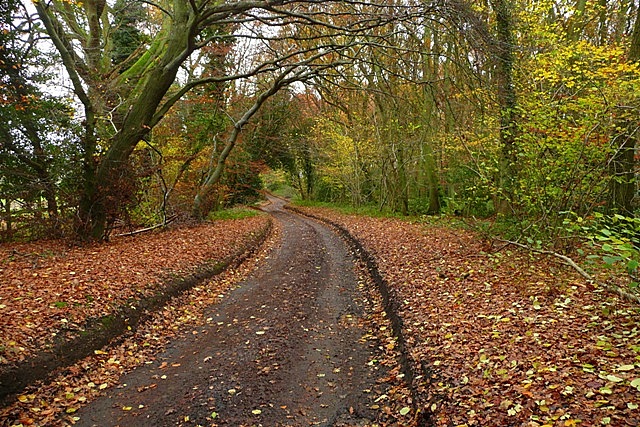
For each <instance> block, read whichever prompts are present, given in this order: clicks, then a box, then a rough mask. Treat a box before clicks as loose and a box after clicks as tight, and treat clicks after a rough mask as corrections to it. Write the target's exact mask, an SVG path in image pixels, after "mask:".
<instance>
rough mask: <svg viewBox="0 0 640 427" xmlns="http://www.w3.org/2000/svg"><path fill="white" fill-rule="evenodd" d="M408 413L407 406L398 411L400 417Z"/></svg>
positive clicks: (409, 409) (409, 410)
mask: <svg viewBox="0 0 640 427" xmlns="http://www.w3.org/2000/svg"><path fill="white" fill-rule="evenodd" d="M409 412H411V408H409V407H408V406H405V407H404V408H402V409H400V415H402V416H404V415H407V414H408V413H409Z"/></svg>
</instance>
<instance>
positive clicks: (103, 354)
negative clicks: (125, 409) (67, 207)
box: [0, 216, 280, 427]
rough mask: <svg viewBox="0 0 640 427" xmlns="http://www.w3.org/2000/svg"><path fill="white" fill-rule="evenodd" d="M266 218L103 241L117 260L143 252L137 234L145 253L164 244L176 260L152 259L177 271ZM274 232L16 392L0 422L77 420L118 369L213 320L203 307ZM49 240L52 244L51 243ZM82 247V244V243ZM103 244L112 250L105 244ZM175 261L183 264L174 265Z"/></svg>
mask: <svg viewBox="0 0 640 427" xmlns="http://www.w3.org/2000/svg"><path fill="white" fill-rule="evenodd" d="M269 221H270V219H269V217H266V216H261V217H254V218H247V219H242V220H229V221H223V222H216V223H214V224H210V225H203V226H199V227H195V228H190V229H184V228H180V229H176V230H173V231H168V232H163V233H161V234H158V235H157V236H152V235H149V236H144V237H143V236H136V237H134V238H132V239H123V241H122V242H120V241H113V242H112V243H110V244H108V245H106V246H116V247H120V251H117V250H114V251H115V252H114V253H120V254H121V255H122V256H123V259H122V260H121V262H123V263H124V262H127V260H126V258H136V257H140V255H139V253H144V249H143V248H145V246H146V245H145V244H143V243H141V240H143V241H149V243H147V244H148V245H149V246H148V247H147V253H150V251H151V248H157V249H158V250H161V251H164V252H163V253H164V256H165V257H168V258H171V259H173V264H172V263H171V262H170V261H167V262H165V261H163V260H162V257H159V258H158V259H154V262H156V263H158V268H157V269H156V272H157V273H161V272H164V270H163V268H170V269H171V271H175V272H177V273H176V274H180V272H188V271H190V270H192V269H193V268H194V267H195V264H196V262H197V260H201V261H202V260H208V259H212V258H213V259H221V258H218V257H224V255H227V254H230V253H232V252H233V247H235V245H239V244H241V243H242V242H243V241H245V240H246V239H247V238H248V237H249V236H250V235H251V233H257V232H258V231H260V230H263V229H264V227H265V226H266V225H267V223H268V222H269ZM279 233H280V230H279V226H278V224H277V223H274V224H273V229H272V231H271V234H270V237H269V238H268V239H267V241H266V242H265V243H264V244H263V245H262V247H261V249H260V250H259V251H258V252H257V253H256V254H255V255H254V256H252V257H250V258H248V259H247V260H245V261H244V262H242V263H241V264H240V265H238V266H237V267H234V268H229V269H227V270H225V271H224V272H223V273H221V274H219V275H217V276H215V277H213V278H212V279H210V280H209V281H207V282H206V283H203V284H202V285H201V286H196V287H194V288H192V289H191V290H189V291H187V292H185V293H183V294H182V295H180V296H178V297H175V298H173V299H172V300H171V302H170V303H169V304H167V305H166V306H164V307H163V308H162V309H160V310H158V311H157V312H155V313H153V315H152V317H151V318H150V319H149V320H148V321H146V322H144V323H142V324H141V325H139V327H138V329H137V330H136V331H135V332H132V333H129V334H128V336H126V337H124V338H125V339H123V340H121V341H120V342H119V343H116V344H115V345H112V346H108V347H105V348H103V349H100V350H96V351H95V352H94V355H92V356H89V357H86V358H84V359H82V360H80V361H78V362H77V363H75V364H74V365H72V366H69V367H68V368H65V369H63V370H61V371H60V372H59V373H58V375H57V376H56V377H55V378H53V379H52V380H51V381H48V382H46V383H38V384H34V385H33V386H30V387H28V388H27V389H26V390H24V391H23V392H22V393H21V394H20V395H18V396H16V398H15V400H14V401H13V403H9V404H7V405H6V406H5V407H4V408H0V426H2V427H4V426H68V425H72V424H74V423H75V422H76V421H77V418H76V416H75V413H76V412H77V410H78V409H79V408H80V407H81V406H83V405H85V404H87V403H89V402H91V401H92V400H94V399H95V398H97V397H98V396H100V395H102V394H103V393H104V392H105V390H107V389H108V388H109V387H111V386H113V385H115V384H117V383H118V380H119V378H120V377H121V375H122V374H124V373H125V372H127V371H130V370H131V369H133V368H135V367H136V366H139V365H141V364H151V363H154V361H155V357H156V355H157V354H158V353H160V352H161V351H162V350H163V349H164V348H165V346H166V345H167V344H168V343H169V342H170V340H171V339H172V338H173V337H175V336H177V335H180V334H189V333H193V334H197V333H198V331H197V330H196V329H197V327H198V326H199V325H202V324H203V323H205V322H211V321H212V319H211V318H205V316H203V312H204V310H205V309H206V308H207V307H209V306H211V305H212V304H215V303H216V302H218V301H220V300H221V299H222V298H224V297H225V294H226V293H227V292H229V291H230V290H232V289H233V288H234V287H235V286H237V285H238V283H240V282H241V281H242V280H244V279H246V278H247V277H248V275H249V274H250V273H251V272H252V271H253V270H255V268H257V267H258V266H259V265H260V264H261V263H262V262H263V260H264V259H265V258H266V257H268V256H269V254H270V251H271V248H272V247H273V246H274V245H275V244H276V242H277V241H278V240H279ZM141 237H142V239H141ZM189 240H190V241H191V242H192V244H193V245H194V246H200V247H199V248H192V247H179V246H178V245H179V244H181V243H180V242H186V241H189ZM152 242H153V243H152ZM184 245H188V243H184ZM47 247H48V248H50V247H53V246H52V245H49V244H48V246H47ZM57 247H58V248H59V250H60V251H63V250H64V251H66V252H65V253H66V254H68V253H69V251H68V250H67V249H66V248H65V247H64V245H59V246H57ZM20 249H21V250H22V251H24V250H25V249H32V250H33V249H35V247H32V246H21V247H20ZM100 249H101V246H96V247H94V251H96V252H100ZM77 250H78V251H80V252H82V249H77ZM84 250H85V251H86V248H85V249H84ZM103 250H105V251H107V253H110V252H109V251H108V248H105V249H103ZM154 250H155V249H154ZM183 250H184V251H185V252H186V251H190V252H189V253H190V255H187V254H184V255H182V252H181V251H183ZM189 256H191V257H192V258H189ZM182 257H184V259H182ZM196 257H197V258H196ZM80 258H82V257H81V256H80ZM180 259H182V261H180ZM110 260H111V259H110ZM96 261H97V262H100V260H96ZM111 261H114V262H115V266H114V267H115V268H114V270H118V268H117V267H118V266H119V265H121V264H120V261H119V260H111ZM163 266H164V267H163ZM178 266H179V267H180V268H181V270H178ZM75 270H77V269H75ZM75 270H74V271H75ZM150 270H153V267H152V266H150V265H149V266H147V267H146V268H145V269H144V270H143V271H144V273H142V272H140V271H134V272H133V274H132V276H131V277H130V280H132V281H133V280H134V278H135V277H136V276H138V275H140V274H145V275H149V276H148V277H153V278H154V279H155V280H157V277H158V276H157V274H156V276H153V275H151V273H150ZM114 273H115V272H114ZM136 273H140V274H136ZM122 286H123V287H124V286H126V285H124V284H123V285H122ZM3 321H4V319H3ZM141 391H142V390H141ZM187 424H188V423H187Z"/></svg>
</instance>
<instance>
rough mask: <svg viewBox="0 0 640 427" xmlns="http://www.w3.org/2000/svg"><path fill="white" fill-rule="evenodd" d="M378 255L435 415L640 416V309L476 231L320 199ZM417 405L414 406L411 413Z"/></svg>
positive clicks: (554, 422)
mask: <svg viewBox="0 0 640 427" xmlns="http://www.w3.org/2000/svg"><path fill="white" fill-rule="evenodd" d="M302 210H303V211H307V212H310V213H313V214H314V215H316V216H321V217H324V218H327V219H330V220H331V221H333V222H335V223H338V224H340V225H342V226H343V227H345V228H346V229H348V230H349V232H350V233H351V234H352V235H353V236H354V237H356V238H357V239H358V240H360V241H361V242H362V243H363V244H364V245H365V247H366V248H367V249H368V250H369V251H370V252H371V253H372V254H373V255H374V256H375V258H376V261H377V263H378V267H379V270H380V272H381V273H382V275H383V276H384V278H385V280H386V281H387V282H388V283H389V285H390V287H391V288H392V289H393V290H394V292H395V298H396V299H397V301H398V302H399V305H400V315H401V317H402V318H403V321H404V333H405V336H406V339H407V343H408V348H409V351H410V356H411V360H412V363H413V364H414V365H415V366H416V370H417V371H418V372H420V371H424V370H425V369H426V370H429V371H431V372H432V373H433V375H434V377H435V380H434V381H432V383H431V384H424V385H423V387H422V389H421V394H422V395H423V397H426V398H427V399H426V402H427V403H426V408H424V410H426V411H430V412H431V413H432V416H433V422H434V425H442V426H459V427H460V426H469V427H470V426H527V427H534V426H538V427H540V426H565V427H570V426H597V425H611V426H638V425H640V410H639V409H638V407H639V405H640V309H639V307H638V306H637V305H635V306H634V305H633V304H632V303H629V302H626V301H623V300H620V299H619V298H618V297H617V296H616V295H612V294H610V293H608V292H606V291H605V290H604V289H601V288H599V287H596V286H594V285H592V284H589V283H585V281H584V280H583V279H582V278H581V277H580V276H578V275H577V274H576V273H575V272H574V271H573V270H571V269H570V268H569V267H566V266H564V265H562V264H560V263H559V262H558V261H557V260H556V259H555V258H550V257H546V256H544V255H539V254H538V255H532V254H530V253H528V252H526V251H522V250H519V249H515V248H512V247H501V248H498V249H499V250H496V248H490V247H488V246H487V245H484V244H483V242H482V241H481V239H480V238H479V237H478V236H476V235H474V233H472V232H469V231H464V230H454V229H451V228H447V227H439V226H436V225H429V224H426V223H410V222H406V221H401V220H397V219H374V218H366V217H356V216H348V215H343V214H338V213H336V212H335V211H331V210H328V209H317V208H316V209H309V208H304V209H302ZM408 415H410V414H408Z"/></svg>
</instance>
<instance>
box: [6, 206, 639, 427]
mask: <svg viewBox="0 0 640 427" xmlns="http://www.w3.org/2000/svg"><path fill="white" fill-rule="evenodd" d="M270 209H271V210H272V218H274V221H273V224H274V225H273V231H272V233H271V235H270V237H269V238H268V239H267V242H266V243H265V244H263V245H262V246H261V249H260V250H259V251H258V252H257V253H255V255H254V256H252V257H251V258H250V259H247V260H245V261H244V262H243V263H242V264H240V265H237V266H232V267H231V268H229V269H227V270H226V271H225V272H224V273H222V274H219V275H217V276H215V277H214V278H212V279H210V280H208V281H206V282H205V283H202V284H200V285H197V286H196V287H194V288H193V289H191V290H190V291H187V292H185V293H184V294H182V295H181V296H178V297H176V298H174V299H173V300H171V301H170V302H169V304H167V305H166V306H164V307H163V308H162V309H161V310H159V311H158V312H156V313H155V314H153V315H152V317H151V318H150V319H149V320H148V321H146V322H143V323H141V324H140V325H139V326H138V327H137V328H135V329H134V330H132V331H130V332H129V333H127V334H125V336H124V337H122V338H121V339H119V340H116V341H115V342H113V343H112V344H111V345H110V346H107V347H104V348H100V349H97V350H95V351H94V354H92V355H91V356H89V357H86V358H84V359H82V360H80V361H78V362H77V363H75V364H73V365H71V366H69V367H67V368H64V369H61V370H59V371H58V372H57V375H56V376H55V377H53V378H52V379H50V380H46V381H44V382H41V383H37V384H34V385H32V386H30V387H28V388H27V389H25V390H23V391H22V392H20V393H19V394H17V395H15V396H13V397H12V398H11V399H10V400H8V401H6V402H5V406H4V408H2V409H0V425H1V426H17V425H20V424H22V425H68V424H80V425H101V426H105V425H194V426H195V425H211V426H212V425H236V426H239V425H247V426H249V425H256V426H258V425H264V426H273V425H295V426H298V425H336V426H356V425H359V426H364V425H380V426H385V425H386V426H390V425H397V426H409V425H412V424H414V423H415V422H416V420H418V419H420V418H421V417H420V415H424V414H427V415H428V418H429V422H430V423H431V424H432V425H437V426H440V425H442V426H469V427H470V426H530V427H533V426H539V427H540V426H592V425H612V426H638V425H640V410H639V409H638V406H639V405H640V311H639V308H638V307H637V305H636V306H634V305H633V304H631V303H628V302H626V301H623V300H621V299H619V298H618V297H617V296H615V295H612V294H610V293H608V292H606V291H605V290H604V289H603V288H600V287H597V286H595V285H593V284H591V283H586V282H585V281H584V280H583V279H582V277H580V276H579V275H577V274H576V273H575V272H574V271H572V270H571V269H569V268H568V267H566V266H564V265H562V264H560V263H559V262H558V261H557V260H556V259H554V258H547V257H544V256H542V255H539V254H536V255H532V254H530V253H528V252H524V251H522V250H520V249H516V248H512V247H508V246H492V245H491V244H489V243H487V242H483V241H482V239H481V238H479V236H477V235H476V234H474V233H472V232H470V231H466V230H459V229H452V228H448V227H441V226H437V225H432V224H427V223H416V222H407V221H401V220H397V219H378V218H368V217H358V216H349V215H343V214H339V213H337V212H336V211H333V210H327V209H318V208H314V209H309V208H301V210H302V211H304V212H305V213H306V214H311V215H314V216H316V217H321V218H323V219H325V220H328V221H331V222H332V223H334V224H337V225H339V226H340V227H342V228H343V229H345V230H348V232H349V233H350V234H351V235H352V236H353V237H355V238H356V239H357V240H358V241H359V242H360V243H361V244H362V245H363V246H364V247H365V248H366V250H367V251H368V252H369V253H371V254H372V255H373V258H374V259H375V261H376V265H377V268H378V270H379V272H380V274H381V276H382V278H383V279H384V281H385V282H386V284H387V285H388V287H389V288H390V290H391V295H390V298H391V299H392V302H393V306H394V307H395V310H397V314H399V315H400V318H401V320H402V325H401V329H402V330H401V334H402V339H401V340H396V339H395V338H394V337H393V336H392V335H391V332H390V331H391V330H392V329H393V327H392V325H390V322H389V321H388V320H387V318H386V317H385V313H383V312H382V305H383V303H382V301H381V298H380V296H379V295H378V294H377V292H376V290H375V287H374V286H373V284H372V282H371V280H370V279H368V278H367V276H366V274H365V272H364V266H363V265H360V266H359V267H358V268H355V269H354V268H353V260H352V258H351V256H350V255H348V252H346V251H347V250H346V248H345V247H344V244H342V243H341V241H340V240H339V239H337V238H336V237H335V235H334V234H333V233H331V232H329V231H328V229H327V228H326V227H324V226H321V225H320V224H318V223H316V222H314V221H311V220H308V219H304V218H301V217H298V216H296V215H293V214H286V213H283V212H281V211H280V209H279V205H277V206H272V208H270ZM270 221H271V220H270V219H269V217H267V216H259V217H255V218H250V219H245V220H236V221H233V222H225V223H222V224H220V223H218V224H214V225H209V226H203V227H198V228H194V229H187V230H185V229H180V230H172V231H169V232H164V233H152V234H149V235H146V236H144V235H141V236H137V237H132V238H126V239H119V240H115V241H114V242H111V243H109V244H106V245H100V246H95V247H89V248H86V247H85V248H68V247H66V246H64V245H62V244H60V243H50V244H49V243H40V244H35V245H3V246H0V270H1V271H0V275H1V276H0V277H2V279H1V280H2V286H0V315H1V316H2V317H1V319H2V320H1V323H0V340H2V342H0V346H1V347H0V351H1V352H0V367H7V366H11V365H12V364H19V363H21V362H24V361H25V360H29V358H30V357H31V356H33V355H34V354H36V353H37V352H39V351H42V349H43V348H46V347H47V346H48V345H50V343H51V341H52V339H53V338H54V337H53V335H56V336H57V335H61V336H65V334H67V333H68V331H69V330H70V329H73V328H72V326H75V327H81V326H82V324H83V323H84V322H85V321H86V319H87V318H91V317H99V316H104V315H108V314H109V313H112V312H113V311H114V310H116V309H117V308H118V307H120V306H121V305H122V304H126V303H128V302H129V301H131V299H132V298H142V297H144V296H145V295H147V294H153V292H154V291H155V290H157V287H158V286H161V284H162V283H163V282H162V280H161V278H162V277H165V276H167V275H168V274H169V273H171V275H182V274H187V273H189V272H191V271H193V270H194V269H195V268H196V267H197V266H198V265H199V264H202V263H203V262H206V261H210V260H211V259H224V258H226V257H228V256H229V254H232V253H234V251H236V250H237V247H238V244H239V243H240V242H247V241H250V240H251V237H252V234H253V235H254V236H255V235H256V234H259V233H260V232H261V230H264V229H265V227H267V225H268V223H269V222H270ZM240 236H242V237H240ZM234 248H235V249H234ZM356 264H357V263H356ZM88 296H89V297H90V298H88ZM70 325H71V326H70ZM327 350H328V351H327ZM325 353H326V354H325ZM403 358H404V359H406V360H407V361H408V364H409V365H411V371H412V373H413V375H411V377H412V378H411V383H410V384H404V380H405V379H407V377H406V376H405V375H404V372H403V371H401V369H400V363H399V362H398V361H399V360H402V359H403ZM136 367H137V369H135V370H133V368H136ZM88 404H89V405H90V406H87V405H88Z"/></svg>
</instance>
